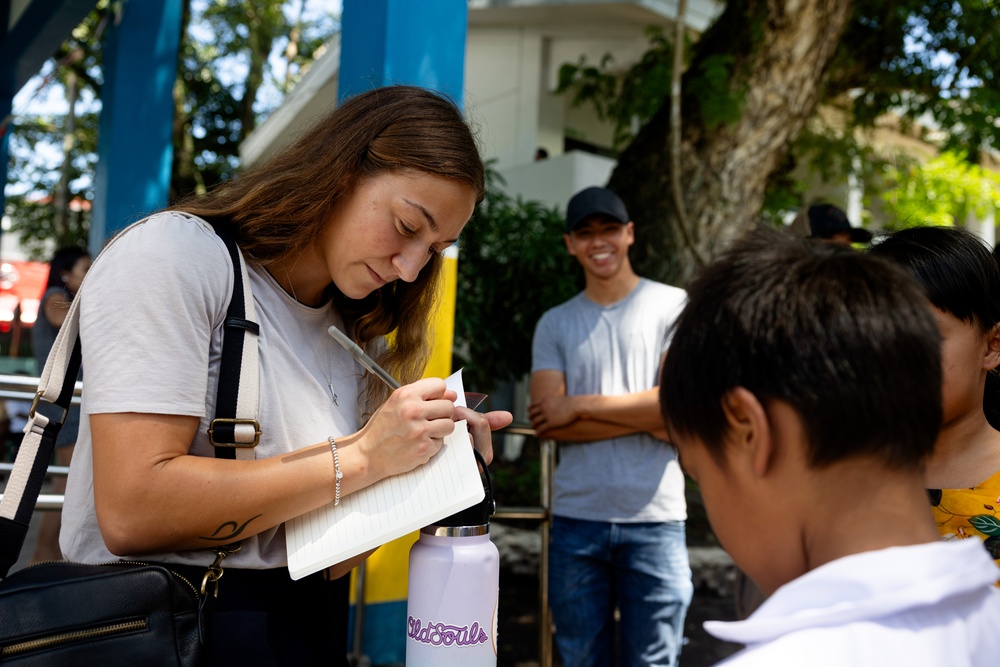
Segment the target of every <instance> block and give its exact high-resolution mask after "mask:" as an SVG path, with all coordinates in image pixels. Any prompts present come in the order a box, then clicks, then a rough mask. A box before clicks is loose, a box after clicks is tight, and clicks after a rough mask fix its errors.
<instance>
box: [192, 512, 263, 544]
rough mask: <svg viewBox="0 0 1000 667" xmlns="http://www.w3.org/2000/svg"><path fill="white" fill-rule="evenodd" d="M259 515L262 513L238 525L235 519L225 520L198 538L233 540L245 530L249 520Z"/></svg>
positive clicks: (219, 540) (211, 540)
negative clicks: (212, 530) (211, 531)
mask: <svg viewBox="0 0 1000 667" xmlns="http://www.w3.org/2000/svg"><path fill="white" fill-rule="evenodd" d="M261 516H263V514H258V515H257V516H253V517H250V518H249V519H247V520H246V521H244V522H243V524H242V525H238V524H237V523H236V522H235V521H227V522H225V523H224V524H222V525H221V526H219V527H218V528H216V529H215V532H214V533H212V534H211V535H207V536H202V537H200V538H199V539H202V540H208V541H210V542H229V541H231V540H235V539H237V538H238V537H240V535H242V534H243V531H244V530H246V527H247V526H248V525H249V524H250V522H251V521H253V520H254V519H257V518H260V517H261Z"/></svg>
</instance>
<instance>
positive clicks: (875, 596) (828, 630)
mask: <svg viewBox="0 0 1000 667" xmlns="http://www.w3.org/2000/svg"><path fill="white" fill-rule="evenodd" d="M998 578H1000V570H997V566H996V564H995V563H994V562H993V560H992V559H990V557H989V556H988V555H987V554H986V551H985V550H984V549H983V543H982V542H980V541H979V540H961V541H958V542H932V543H929V544H919V545H915V546H908V547H892V548H889V549H880V550H878V551H869V552H866V553H861V554H856V555H853V556H847V557H845V558H839V559H837V560H835V561H833V562H830V563H827V564H826V565H823V566H821V567H818V568H816V569H815V570H812V571H811V572H808V573H807V574H804V575H803V576H801V577H799V578H798V579H795V580H794V581H791V582H789V583H787V584H785V585H784V586H782V587H781V588H779V589H778V590H777V591H775V592H774V594H773V595H772V596H771V597H770V598H768V600H767V601H765V602H764V604H763V605H761V606H760V607H759V608H758V609H757V611H755V612H754V613H753V614H751V615H750V617H749V618H747V619H746V620H745V621H738V622H734V623H723V622H719V621H708V622H706V623H705V629H706V630H707V631H708V632H709V633H711V634H712V635H714V636H716V637H718V638H719V639H723V640H726V641H731V642H737V643H740V644H746V645H747V648H746V649H745V650H743V651H741V652H739V653H737V654H736V655H734V656H732V657H731V658H729V659H728V660H726V661H724V662H723V663H720V667H721V665H725V667H775V666H778V665H809V666H810V667H844V666H846V665H850V666H851V667H886V666H887V665H907V666H914V667H921V666H923V667H994V666H995V665H996V664H997V663H998V662H1000V590H998V589H997V588H996V586H994V585H993V584H994V582H995V581H996V580H997V579H998Z"/></svg>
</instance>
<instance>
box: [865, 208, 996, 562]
mask: <svg viewBox="0 0 1000 667" xmlns="http://www.w3.org/2000/svg"><path fill="white" fill-rule="evenodd" d="M869 253H870V254H872V255H875V256H878V257H883V258H885V259H888V260H890V261H892V262H894V263H895V264H898V265H900V266H901V267H903V269H905V270H906V271H907V272H908V273H909V274H910V275H912V276H913V277H914V278H916V279H917V281H918V282H919V283H920V285H921V287H922V288H923V290H924V294H925V296H926V298H927V300H928V301H929V302H930V303H931V305H932V306H933V308H932V309H931V312H932V313H933V315H934V319H935V320H936V321H937V324H938V329H939V330H940V333H941V357H942V371H943V377H942V386H941V394H942V395H941V399H942V409H943V421H942V423H941V429H940V431H939V432H938V434H937V441H936V442H935V444H934V454H933V455H932V456H931V457H930V459H929V461H928V462H927V471H926V477H925V483H926V484H927V487H928V488H929V489H930V492H929V493H930V496H931V505H932V511H933V513H934V520H935V523H936V524H937V527H938V531H939V532H940V533H941V535H942V536H944V538H945V539H951V540H953V539H965V538H977V539H979V540H982V541H983V544H984V545H985V546H986V550H987V551H988V552H989V553H990V556H991V557H992V558H993V559H995V560H996V561H997V564H998V565H1000V537H997V535H996V532H997V531H996V530H995V529H994V528H993V526H995V525H1000V503H998V502H997V497H998V496H1000V431H997V430H996V428H995V427H994V426H991V425H990V423H989V417H990V416H991V415H992V416H993V417H994V418H996V416H997V413H998V412H1000V405H998V404H997V398H998V397H997V394H996V391H997V390H996V386H995V383H997V382H998V380H997V378H996V377H995V376H994V377H991V376H992V375H993V374H994V373H995V372H996V368H997V366H998V365H1000V268H998V267H997V264H996V261H995V260H994V259H993V256H992V254H991V252H990V249H989V246H987V245H986V244H985V242H983V240H982V239H980V238H979V237H978V236H976V235H975V234H973V233H972V232H969V231H967V230H964V229H960V228H958V227H914V228H911V229H904V230H900V231H898V232H895V233H893V234H891V235H890V236H889V237H888V238H886V239H884V240H883V241H882V242H880V243H879V244H878V245H876V246H873V247H872V248H871V249H870V250H869ZM987 399H988V400H987Z"/></svg>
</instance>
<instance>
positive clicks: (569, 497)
mask: <svg viewBox="0 0 1000 667" xmlns="http://www.w3.org/2000/svg"><path fill="white" fill-rule="evenodd" d="M566 217H567V221H566V223H567V224H566V234H565V236H564V239H565V242H566V249H567V250H568V251H569V253H570V255H572V256H574V257H576V259H577V260H578V261H579V262H580V265H581V266H582V267H583V271H584V275H585V278H586V286H585V287H584V290H583V292H581V293H580V294H578V295H576V296H575V297H573V298H572V299H570V300H569V301H567V302H565V303H563V304H561V305H559V306H556V307H555V308H552V309H551V310H549V311H547V312H546V313H545V314H544V315H542V318H541V319H540V320H539V322H538V325H537V327H536V329H535V336H534V341H533V345H532V368H531V371H532V372H531V406H530V407H529V416H530V418H531V423H532V426H533V427H534V428H535V430H536V431H537V432H538V435H539V436H540V437H545V438H553V439H555V440H558V441H559V442H560V443H561V446H560V449H559V465H558V467H557V468H556V473H555V481H554V487H553V501H552V512H553V522H552V545H551V549H550V558H549V569H550V577H549V583H550V586H549V599H550V601H551V604H552V612H553V617H554V621H555V626H556V644H557V646H558V648H559V653H560V655H561V657H562V661H563V664H565V665H573V666H574V667H579V666H581V665H594V666H596V665H609V664H614V663H615V656H614V646H615V641H614V635H615V632H614V612H615V609H616V608H617V609H618V611H619V613H620V620H621V623H620V628H619V633H620V636H621V641H620V642H619V645H620V656H619V660H618V664H619V665H621V666H622V667H626V666H629V665H650V664H655V665H676V664H677V659H678V655H679V653H680V646H681V640H682V637H683V626H684V616H685V614H686V612H687V607H688V605H689V603H690V601H691V595H692V592H693V588H692V584H691V570H690V566H689V565H688V557H687V548H686V545H685V536H684V520H685V519H686V518H687V516H686V506H685V502H684V478H683V474H682V473H681V470H680V466H679V465H678V462H677V452H676V450H675V449H674V448H673V447H672V446H671V445H670V444H669V443H668V442H666V437H667V436H666V430H665V428H664V425H663V421H662V418H661V416H660V408H659V388H658V377H659V370H660V364H661V362H662V359H663V355H664V354H665V352H666V348H667V344H668V340H669V331H670V327H671V325H672V324H673V321H674V319H675V318H676V317H677V315H678V314H679V313H680V311H681V308H682V307H683V304H684V300H685V293H684V291H683V290H681V289H678V288H676V287H670V286H668V285H663V284H661V283H656V282H653V281H650V280H647V279H645V278H641V277H639V276H638V275H637V274H636V273H635V272H634V271H633V269H632V265H631V263H630V262H629V257H628V249H629V247H630V246H631V245H632V244H633V243H634V241H635V230H634V225H633V223H632V222H631V220H630V219H629V216H628V212H627V211H626V209H625V205H624V204H623V203H622V201H621V200H620V199H619V198H618V197H617V195H615V194H614V193H613V192H611V191H610V190H608V189H606V188H587V189H585V190H582V191H581V192H579V193H577V194H576V195H574V196H573V197H572V198H571V199H570V201H569V204H568V206H567V216H566Z"/></svg>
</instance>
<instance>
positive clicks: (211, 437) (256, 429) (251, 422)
mask: <svg viewBox="0 0 1000 667" xmlns="http://www.w3.org/2000/svg"><path fill="white" fill-rule="evenodd" d="M221 424H227V425H228V424H232V426H233V441H232V442H221V441H219V440H216V439H215V428H216V426H217V425H221ZM240 426H252V427H253V440H252V441H251V440H246V441H238V440H237V439H236V438H237V434H238V433H241V432H242V433H246V429H240V428H239V427H240ZM260 435H261V430H260V422H258V421H257V420H256V419H233V418H231V417H218V418H216V419H213V420H212V423H211V424H209V426H208V441H209V442H210V443H211V444H212V445H213V446H214V447H236V448H244V447H246V448H253V447H256V446H257V445H258V444H259V443H260Z"/></svg>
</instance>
